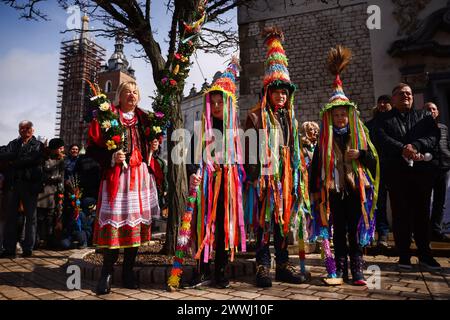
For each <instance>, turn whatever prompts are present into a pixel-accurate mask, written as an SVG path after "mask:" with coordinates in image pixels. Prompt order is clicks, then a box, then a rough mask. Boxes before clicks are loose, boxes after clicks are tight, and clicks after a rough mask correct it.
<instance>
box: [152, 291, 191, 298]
mask: <svg viewBox="0 0 450 320" xmlns="http://www.w3.org/2000/svg"><path fill="white" fill-rule="evenodd" d="M159 296H161V297H167V298H169V299H174V300H176V299H181V298H184V297H186V296H187V295H186V294H185V293H182V292H177V291H175V292H167V291H162V292H161V293H160V294H159Z"/></svg>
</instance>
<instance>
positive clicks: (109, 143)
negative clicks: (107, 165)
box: [106, 140, 117, 150]
mask: <svg viewBox="0 0 450 320" xmlns="http://www.w3.org/2000/svg"><path fill="white" fill-rule="evenodd" d="M106 147H107V148H108V150H113V149H117V146H116V144H115V143H114V141H112V140H108V141H106Z"/></svg>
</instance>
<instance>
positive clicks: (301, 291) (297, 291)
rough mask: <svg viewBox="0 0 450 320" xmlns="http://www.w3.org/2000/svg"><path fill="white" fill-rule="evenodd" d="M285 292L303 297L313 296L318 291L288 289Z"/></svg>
mask: <svg viewBox="0 0 450 320" xmlns="http://www.w3.org/2000/svg"><path fill="white" fill-rule="evenodd" d="M285 291H286V292H289V293H292V294H301V295H313V294H314V293H316V292H317V290H312V289H301V288H289V289H286V290H285Z"/></svg>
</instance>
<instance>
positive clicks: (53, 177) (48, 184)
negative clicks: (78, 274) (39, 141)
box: [35, 138, 64, 248]
mask: <svg viewBox="0 0 450 320" xmlns="http://www.w3.org/2000/svg"><path fill="white" fill-rule="evenodd" d="M63 194H64V141H63V140H62V139H59V138H54V139H51V140H50V142H49V144H48V147H47V149H46V150H45V161H44V165H43V190H42V192H41V193H39V195H38V202H37V233H36V246H35V247H36V248H37V247H39V246H40V242H43V243H45V244H46V246H48V247H55V246H56V238H57V236H60V231H61V230H60V229H59V230H58V228H57V227H58V226H60V225H61V224H60V223H59V224H58V221H59V220H60V219H61V214H62V207H61V205H60V201H62V195H63ZM55 228H56V229H55ZM58 233H59V234H58Z"/></svg>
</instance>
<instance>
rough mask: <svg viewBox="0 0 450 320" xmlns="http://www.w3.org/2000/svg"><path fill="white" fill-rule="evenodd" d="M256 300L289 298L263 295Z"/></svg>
mask: <svg viewBox="0 0 450 320" xmlns="http://www.w3.org/2000/svg"><path fill="white" fill-rule="evenodd" d="M255 300H288V298H286V297H276V296H269V295H265V294H262V295H260V296H259V297H258V298H255Z"/></svg>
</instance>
